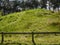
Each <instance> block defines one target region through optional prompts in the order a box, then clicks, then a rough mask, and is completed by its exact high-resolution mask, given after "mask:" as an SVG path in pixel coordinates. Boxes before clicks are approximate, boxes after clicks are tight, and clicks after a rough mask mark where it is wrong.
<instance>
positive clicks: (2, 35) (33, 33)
mask: <svg viewBox="0 0 60 45" xmlns="http://www.w3.org/2000/svg"><path fill="white" fill-rule="evenodd" d="M0 34H1V37H2V39H1V44H3V43H4V35H5V34H31V35H32V42H33V44H34V45H36V44H35V41H34V35H35V34H55V35H56V34H60V32H0Z"/></svg>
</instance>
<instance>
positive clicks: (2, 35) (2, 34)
mask: <svg viewBox="0 0 60 45" xmlns="http://www.w3.org/2000/svg"><path fill="white" fill-rule="evenodd" d="M1 37H2V39H1V44H3V41H4V33H3V32H2V33H1Z"/></svg>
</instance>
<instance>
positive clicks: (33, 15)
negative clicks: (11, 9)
mask: <svg viewBox="0 0 60 45" xmlns="http://www.w3.org/2000/svg"><path fill="white" fill-rule="evenodd" d="M0 31H6V32H12V31H13V32H32V31H35V32H39V31H40V32H54V31H60V15H59V14H58V13H52V12H51V11H48V10H44V9H33V10H28V11H23V12H17V13H13V14H9V15H6V16H2V17H0Z"/></svg>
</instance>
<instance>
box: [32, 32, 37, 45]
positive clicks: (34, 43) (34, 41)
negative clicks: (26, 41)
mask: <svg viewBox="0 0 60 45" xmlns="http://www.w3.org/2000/svg"><path fill="white" fill-rule="evenodd" d="M32 42H33V44H34V45H36V44H35V41H34V33H33V32H32Z"/></svg>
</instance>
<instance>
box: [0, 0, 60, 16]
mask: <svg viewBox="0 0 60 45" xmlns="http://www.w3.org/2000/svg"><path fill="white" fill-rule="evenodd" d="M36 8H44V9H47V10H51V11H59V10H60V0H0V10H1V12H2V15H5V14H9V13H13V12H19V11H24V10H29V9H36Z"/></svg>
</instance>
